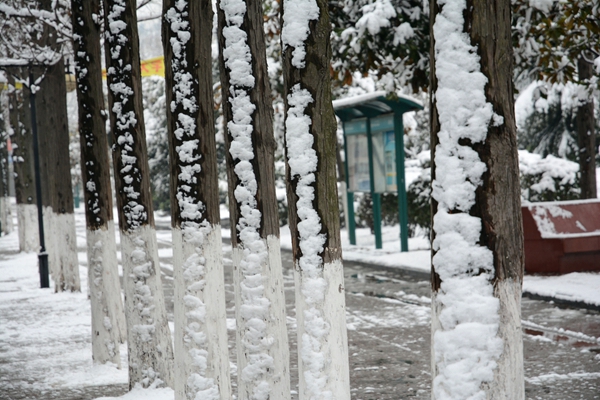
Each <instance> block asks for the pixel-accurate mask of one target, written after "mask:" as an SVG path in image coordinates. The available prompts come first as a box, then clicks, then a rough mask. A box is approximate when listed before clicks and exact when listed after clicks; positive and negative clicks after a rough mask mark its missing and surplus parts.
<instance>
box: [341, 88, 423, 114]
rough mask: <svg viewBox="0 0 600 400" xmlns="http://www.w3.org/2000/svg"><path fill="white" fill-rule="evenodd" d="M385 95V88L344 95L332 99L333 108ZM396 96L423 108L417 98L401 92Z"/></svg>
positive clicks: (354, 104) (364, 101) (350, 105)
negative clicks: (343, 96) (355, 94)
mask: <svg viewBox="0 0 600 400" xmlns="http://www.w3.org/2000/svg"><path fill="white" fill-rule="evenodd" d="M386 96H387V92H386V91H385V90H379V91H376V92H371V93H365V94H359V95H357V96H352V97H346V98H343V99H339V100H334V101H333V109H334V110H339V109H342V108H349V107H354V106H357V105H359V104H363V103H366V102H369V101H373V100H378V99H382V98H383V99H385V98H386ZM396 96H397V97H398V99H399V100H404V101H406V102H410V103H415V104H416V105H417V106H419V107H420V108H423V104H422V103H421V102H420V101H419V100H417V99H415V98H413V97H410V96H405V95H401V94H396Z"/></svg>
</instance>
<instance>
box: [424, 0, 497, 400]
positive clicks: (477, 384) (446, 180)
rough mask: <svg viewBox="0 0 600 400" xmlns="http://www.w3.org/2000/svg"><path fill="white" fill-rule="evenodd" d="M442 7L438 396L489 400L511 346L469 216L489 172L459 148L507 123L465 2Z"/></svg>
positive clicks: (449, 1)
mask: <svg viewBox="0 0 600 400" xmlns="http://www.w3.org/2000/svg"><path fill="white" fill-rule="evenodd" d="M438 3H439V5H440V7H441V12H440V13H439V14H438V15H437V17H436V21H435V25H434V27H433V29H434V35H435V67H436V75H437V78H438V89H437V91H436V93H435V101H436V103H435V104H436V107H437V110H438V113H439V121H440V131H439V134H438V137H439V144H438V146H437V148H436V152H435V166H436V179H435V180H434V181H433V183H432V186H433V192H432V195H433V197H434V198H435V200H436V201H437V202H438V211H437V213H436V215H435V216H434V226H433V229H434V230H435V235H436V236H435V240H434V242H433V248H434V250H435V251H436V254H435V256H434V258H433V264H434V267H435V271H436V273H437V274H438V275H439V277H440V279H441V281H442V283H441V287H440V290H439V292H438V293H437V298H435V299H434V304H433V307H434V311H435V310H437V312H439V326H437V327H434V332H433V336H434V337H433V341H434V348H433V362H434V368H436V369H437V376H435V378H434V381H433V394H434V398H437V399H442V398H463V399H466V398H484V397H485V393H484V391H483V389H482V387H481V386H482V384H483V383H485V382H490V381H492V380H493V378H494V369H495V368H496V367H497V360H498V358H499V356H500V354H501V353H502V346H503V343H502V340H501V339H500V338H499V337H498V327H499V322H500V317H499V300H498V299H497V298H496V297H494V288H493V285H492V282H491V280H492V279H493V278H494V265H493V253H492V251H491V250H489V249H488V248H487V247H484V246H480V245H479V244H478V241H479V237H480V234H481V219H480V218H477V217H473V216H470V215H469V210H470V209H471V208H472V207H473V206H474V205H475V191H476V189H477V187H478V186H480V185H481V183H482V179H481V178H482V174H483V173H484V172H485V171H486V166H485V164H484V163H483V162H482V161H481V160H480V158H479V155H478V154H477V152H476V151H475V150H473V149H472V148H471V147H468V146H464V145H462V144H460V143H459V142H460V141H468V142H470V143H480V142H483V141H485V140H486V136H487V131H488V126H489V125H490V124H493V125H496V126H497V125H501V124H502V123H503V120H502V117H500V116H497V115H496V114H494V112H493V109H492V105H491V104H490V103H488V102H487V101H486V97H485V92H484V89H485V85H486V83H487V78H486V77H485V75H483V74H482V73H481V71H480V64H479V56H478V55H477V48H476V47H474V46H472V45H471V40H470V38H469V35H468V34H467V33H466V32H463V27H464V17H463V13H464V10H465V7H466V2H465V0H440V1H438Z"/></svg>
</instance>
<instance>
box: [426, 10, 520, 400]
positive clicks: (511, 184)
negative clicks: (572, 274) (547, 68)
mask: <svg viewBox="0 0 600 400" xmlns="http://www.w3.org/2000/svg"><path fill="white" fill-rule="evenodd" d="M430 4H431V9H430V15H431V18H432V20H431V27H432V35H431V38H432V44H431V49H432V50H431V51H432V62H431V65H432V71H431V91H432V96H431V97H430V98H431V145H432V160H433V161H434V168H433V169H432V184H433V187H434V192H435V191H436V189H438V190H439V191H443V190H446V191H449V190H452V189H453V188H452V187H449V186H443V185H444V183H443V179H444V178H443V177H444V175H448V174H453V173H454V174H455V175H460V174H463V173H464V172H463V171H462V170H456V171H455V170H451V171H448V165H450V164H447V163H445V164H443V165H444V167H443V168H445V169H446V171H442V170H440V169H439V168H438V167H439V165H438V163H440V162H442V159H443V157H445V154H444V153H441V154H438V153H440V152H441V150H440V149H443V148H444V146H445V144H444V143H445V141H447V138H446V137H447V136H444V137H440V136H439V135H438V134H439V133H440V132H441V131H444V135H447V132H448V131H449V129H452V128H449V127H448V125H446V126H443V125H444V123H446V124H448V123H447V122H442V120H441V117H440V114H441V113H442V112H441V111H440V109H441V108H442V107H444V108H446V110H447V108H448V107H447V106H448V101H449V100H448V98H449V97H447V95H445V94H444V93H443V92H442V91H440V89H443V90H444V91H448V88H449V86H448V80H447V79H446V80H445V83H444V87H443V88H442V87H441V86H439V82H440V81H439V80H440V79H441V78H440V76H443V75H442V74H446V77H447V71H448V65H447V64H444V66H443V67H440V65H439V62H440V60H439V59H438V57H439V56H440V53H441V52H443V51H445V50H448V49H446V48H444V49H441V48H439V47H438V45H439V43H443V41H442V39H444V38H441V37H435V36H436V35H435V30H436V28H437V26H436V25H437V24H438V22H437V19H439V18H441V19H442V21H443V23H444V24H447V23H448V22H447V21H448V20H449V19H452V17H451V16H450V11H448V10H452V11H453V12H454V13H455V15H456V14H458V12H457V4H456V3H452V2H444V4H443V5H441V6H440V5H438V4H436V2H435V1H432V2H431V3H430ZM446 8H448V9H446ZM462 11H463V12H462V14H458V15H463V17H464V22H463V26H462V32H464V33H466V34H467V35H468V37H469V38H470V43H469V44H470V45H472V46H474V48H475V51H476V52H477V53H476V54H477V55H478V57H479V68H480V72H481V74H483V76H484V78H485V79H486V80H487V83H486V84H485V86H484V87H485V89H484V95H485V102H486V103H487V104H486V105H485V106H486V107H487V106H488V105H489V106H491V109H490V111H491V113H490V120H489V123H488V124H487V128H484V130H485V129H487V136H485V139H484V140H483V141H478V140H475V139H471V138H470V137H469V136H468V133H465V134H464V135H462V136H460V138H459V140H458V148H457V149H458V151H460V154H462V157H465V158H466V155H465V154H469V155H470V154H475V153H476V155H477V156H478V158H479V160H480V161H481V162H482V163H483V164H484V166H485V168H484V170H485V172H483V174H482V175H481V178H480V182H477V181H478V179H477V178H470V179H471V181H470V182H472V183H473V186H474V187H475V188H476V189H475V196H474V202H473V204H472V206H471V207H470V209H468V210H465V209H464V207H461V206H459V205H455V206H454V207H450V208H449V209H448V208H445V207H448V200H447V198H445V197H443V195H442V196H441V197H440V194H439V193H440V192H438V195H435V194H434V201H433V213H432V215H434V218H433V227H434V229H433V230H434V232H433V239H432V249H433V250H432V255H433V270H432V289H433V300H432V310H433V317H432V367H433V374H432V378H433V398H441V397H443V396H442V394H444V395H445V396H450V397H453V394H452V393H454V392H453V385H454V384H455V383H456V382H454V381H453V379H461V378H460V377H458V378H452V377H450V375H445V371H446V370H449V369H450V368H451V364H453V363H454V362H462V363H468V362H469V361H468V360H465V359H466V358H468V357H465V359H463V358H461V357H462V355H457V353H456V352H454V353H452V351H451V350H448V347H446V348H444V347H443V346H444V343H447V341H448V340H449V339H448V338H449V337H451V335H453V334H456V333H457V332H459V331H460V330H461V329H463V328H462V327H461V325H462V324H463V322H465V323H467V322H468V323H471V324H480V323H481V324H482V325H485V324H487V323H488V322H486V321H487V318H488V316H484V318H483V320H480V319H479V315H478V313H477V312H471V311H470V310H471V308H472V307H473V303H470V304H469V302H468V301H467V300H468V299H467V300H465V302H464V303H461V302H462V301H463V300H464V299H465V298H464V297H461V296H460V295H459V294H458V292H457V289H456V288H455V287H456V285H460V286H462V287H469V288H470V289H469V292H470V294H474V293H475V291H477V290H479V288H482V289H481V290H483V291H484V292H485V291H486V290H487V289H486V288H487V287H490V292H489V293H490V294H493V297H494V299H497V300H493V299H492V301H490V303H492V304H496V306H495V307H496V308H495V309H496V312H497V316H489V317H490V318H491V319H492V320H497V326H498V328H497V331H496V333H494V334H493V336H494V337H492V338H491V339H490V341H489V342H488V344H487V345H486V346H490V347H489V348H486V349H485V350H481V348H479V347H477V346H478V345H477V344H475V343H474V342H473V343H470V344H469V346H471V350H468V353H470V354H475V353H476V352H478V351H483V353H488V354H495V355H494V356H493V357H492V358H493V359H495V363H497V365H496V367H495V368H491V367H490V368H491V370H493V376H488V377H487V378H486V379H483V380H482V382H480V383H481V385H480V387H479V390H481V391H483V392H484V393H485V395H484V396H485V397H486V398H489V399H501V398H502V399H504V398H511V399H523V398H524V382H523V348H522V338H521V319H520V309H521V308H520V305H521V304H520V299H521V286H522V278H523V270H524V256H523V228H522V219H521V209H520V206H521V205H520V189H519V169H518V154H517V141H516V125H515V116H514V101H513V83H512V68H513V56H512V45H511V32H510V29H511V10H510V1H508V0H494V1H485V0H468V1H467V2H466V6H465V8H464V9H463V10H462ZM453 21H454V20H453ZM439 24H440V25H439V27H440V29H442V28H441V27H442V22H440V23H439ZM436 41H438V42H439V43H436ZM454 47H460V46H459V45H457V44H454ZM472 51H473V50H472ZM472 51H471V52H472ZM455 57H456V58H458V57H459V56H455ZM443 61H444V62H448V60H447V59H444V60H443ZM457 65H460V63H457ZM442 68H443V69H444V70H445V71H443V72H441V69H442ZM468 72H472V73H473V74H474V79H479V77H480V75H479V71H477V70H475V71H468ZM482 87H483V86H482ZM466 90H468V89H467V88H464V89H463V88H459V89H458V90H456V93H457V94H458V96H463V95H464V97H465V98H466V99H467V101H470V98H471V97H472V94H471V93H470V92H469V93H467V92H466ZM461 91H462V92H461ZM443 96H446V97H443ZM455 98H457V99H460V97H455ZM443 102H445V104H443ZM456 102H459V103H460V100H456ZM480 111H481V109H479V110H477V112H480ZM461 112H464V111H461ZM474 116H475V114H473V115H469V117H471V118H477V117H476V116H475V117H474ZM444 118H446V120H447V118H448V117H447V116H445V117H444ZM457 119H459V118H458V117H457ZM469 121H470V120H469ZM469 123H470V122H469ZM469 128H470V125H469V124H467V125H466V128H465V129H463V131H464V132H468V129H469ZM457 129H459V130H460V127H459V128H454V130H455V131H456V130H457ZM451 134H452V133H451ZM458 134H459V135H460V134H461V132H458ZM469 149H471V150H472V151H473V152H474V153H470V152H471V150H469ZM455 158H456V160H457V161H458V163H460V162H462V160H463V159H464V158H461V159H459V158H458V156H455ZM442 204H443V205H442ZM456 204H461V203H460V202H457V203H456ZM460 215H466V216H467V218H470V219H469V220H468V221H466V223H469V224H471V223H473V224H475V223H477V222H474V221H479V222H478V223H477V224H480V225H479V227H478V228H477V229H478V230H479V237H475V238H471V237H470V236H469V235H472V233H473V232H471V233H469V231H468V230H466V228H465V227H463V228H460V227H459V228H453V229H455V230H456V233H457V235H455V236H454V237H455V239H452V240H451V241H450V242H447V241H446V240H448V234H449V232H448V225H446V226H444V225H443V224H444V221H445V222H446V223H447V222H448V221H450V220H451V219H453V218H456V216H460ZM457 221H462V222H465V220H464V219H460V220H457ZM462 222H461V223H462ZM471 229H475V226H474V225H473V226H471ZM450 233H452V232H450ZM452 234H453V233H452ZM471 239H473V240H474V242H473V243H472V250H470V253H469V254H474V253H475V252H478V253H477V254H482V255H481V257H480V258H479V259H475V258H473V259H472V260H473V261H471V258H469V257H471V256H469V257H467V258H464V259H461V260H456V261H455V262H456V263H457V264H456V266H455V268H456V269H455V270H454V272H449V269H448V263H447V260H448V259H450V258H451V257H448V255H449V253H452V252H456V251H458V249H459V245H461V243H463V241H464V242H469V241H470V240H471ZM488 256H489V260H490V270H489V271H488V270H486V269H485V267H484V266H483V265H482V264H479V263H480V260H481V259H487V257H488ZM473 257H475V256H473ZM442 260H445V261H444V262H442ZM453 262H454V261H453ZM452 265H454V264H452ZM477 265H481V266H479V267H478V266H477ZM457 271H458V272H457ZM486 280H487V284H485V283H484V284H481V282H485V281H486ZM458 282H460V283H458ZM477 285H480V286H477ZM486 285H487V286H486ZM453 286H454V288H453ZM463 290H464V289H463ZM482 296H484V295H483V294H482ZM456 299H458V300H456ZM480 300H481V302H482V303H483V302H484V301H487V300H485V297H481V298H480ZM452 301H455V303H453V302H452ZM480 306H481V307H483V304H478V307H480ZM452 307H458V308H453V309H455V310H456V309H461V310H463V311H462V312H463V313H465V315H466V314H469V320H468V321H463V319H462V317H461V316H460V315H458V316H456V315H455V318H456V320H455V321H454V322H453V323H452V324H450V323H449V321H451V320H452V318H451V319H448V315H447V313H448V312H449V310H451V309H452ZM444 315H445V316H444ZM464 326H466V325H464ZM490 326H495V325H494V324H492V325H490ZM463 340H464V339H463ZM492 342H494V343H495V344H493V345H492V344H489V343H492ZM494 346H496V348H495V347H494ZM498 349H499V350H498ZM464 351H467V350H466V349H465V350H464ZM465 354H467V353H465ZM498 354H499V355H498ZM484 356H487V354H484ZM494 357H495V358H494ZM464 365H467V364H464ZM484 367H487V366H484ZM477 368H478V367H477ZM462 383H464V382H462ZM449 393H450V394H449Z"/></svg>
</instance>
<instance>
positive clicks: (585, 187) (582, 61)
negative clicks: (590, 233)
mask: <svg viewBox="0 0 600 400" xmlns="http://www.w3.org/2000/svg"><path fill="white" fill-rule="evenodd" d="M586 56H587V57H588V58H589V59H593V58H594V57H593V56H592V55H591V54H586V53H584V56H582V57H580V58H579V60H577V73H578V74H579V80H580V81H583V82H585V81H587V82H589V81H590V79H591V78H592V77H593V76H594V65H593V64H592V63H591V62H589V61H588V60H586V58H585V57H586ZM584 91H585V92H586V93H587V92H588V90H585V89H584ZM587 97H588V98H587V101H585V102H584V103H583V104H581V105H580V106H579V107H577V114H576V117H575V125H576V127H577V141H578V144H579V153H578V155H577V156H578V158H579V174H580V175H579V176H580V187H581V198H582V199H595V198H596V197H598V194H597V189H596V121H595V119H594V96H593V95H592V94H588V96H587Z"/></svg>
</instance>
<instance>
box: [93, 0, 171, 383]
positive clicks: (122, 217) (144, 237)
mask: <svg viewBox="0 0 600 400" xmlns="http://www.w3.org/2000/svg"><path fill="white" fill-rule="evenodd" d="M103 4H104V18H105V20H104V26H105V27H106V28H108V30H107V31H106V39H105V46H106V47H105V55H106V66H107V71H108V73H107V78H108V87H109V91H108V104H109V107H108V108H109V110H111V112H110V127H111V133H112V135H113V142H114V145H113V166H114V171H115V186H116V191H117V209H118V210H119V230H120V233H121V254H122V263H123V280H124V291H125V317H126V320H127V346H128V358H129V386H130V388H133V386H134V385H135V384H136V383H139V384H141V385H142V386H144V387H147V386H149V385H152V384H160V381H162V382H164V383H165V384H167V385H168V386H171V387H172V386H173V347H172V342H171V332H170V331H169V325H168V323H167V313H166V309H165V299H164V294H163V290H162V286H161V279H160V263H159V261H158V248H157V243H156V231H155V228H154V214H153V209H152V196H151V194H150V180H149V179H150V177H149V173H148V171H149V167H148V153H147V151H146V133H145V128H144V114H143V108H142V85H141V73H140V58H139V57H140V56H139V47H138V46H139V41H138V32H137V18H136V13H135V11H136V2H135V0H104V3H103ZM159 380H160V381H159Z"/></svg>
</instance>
